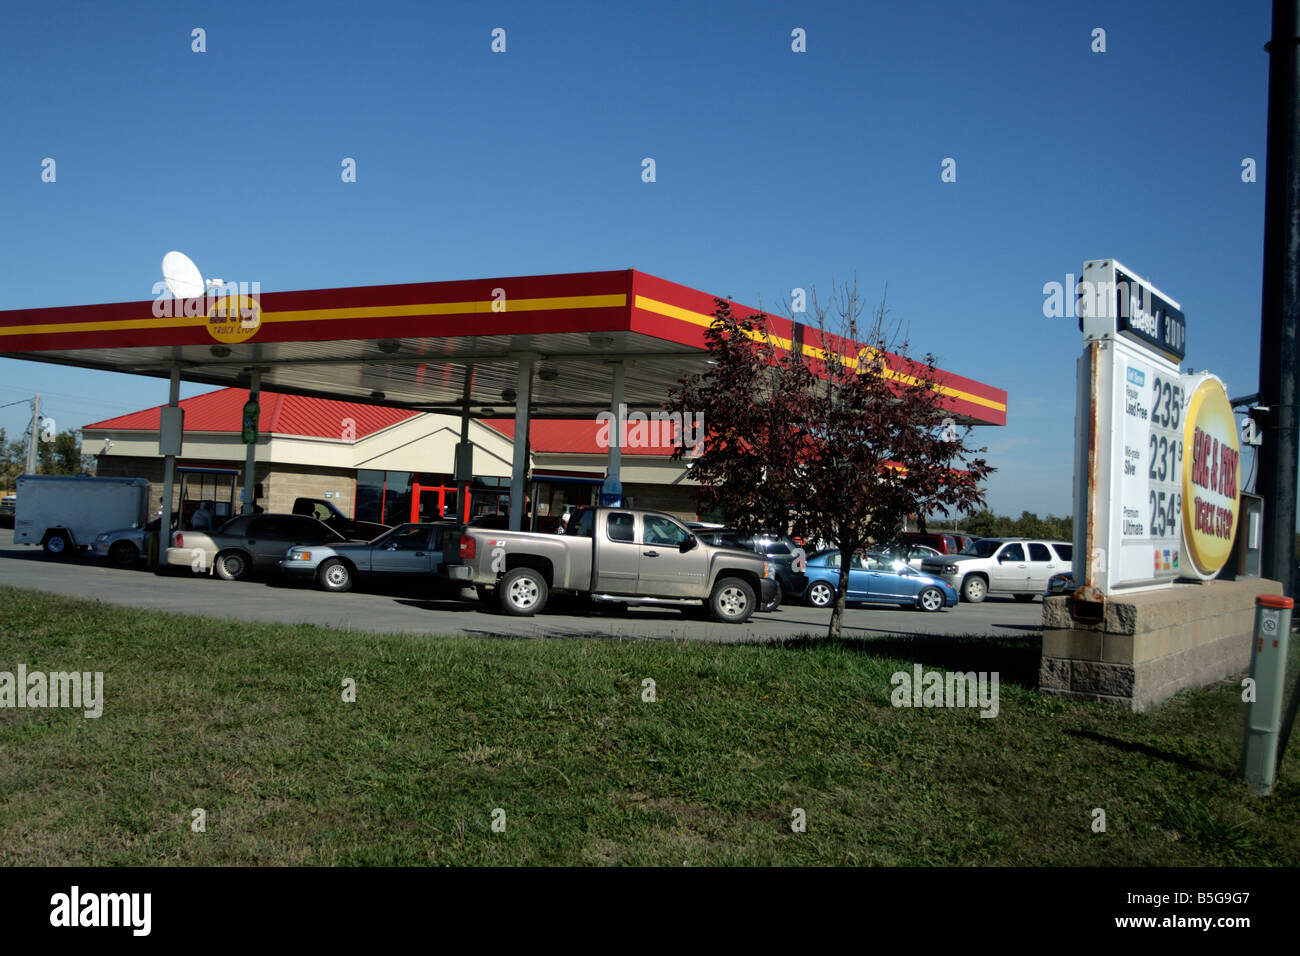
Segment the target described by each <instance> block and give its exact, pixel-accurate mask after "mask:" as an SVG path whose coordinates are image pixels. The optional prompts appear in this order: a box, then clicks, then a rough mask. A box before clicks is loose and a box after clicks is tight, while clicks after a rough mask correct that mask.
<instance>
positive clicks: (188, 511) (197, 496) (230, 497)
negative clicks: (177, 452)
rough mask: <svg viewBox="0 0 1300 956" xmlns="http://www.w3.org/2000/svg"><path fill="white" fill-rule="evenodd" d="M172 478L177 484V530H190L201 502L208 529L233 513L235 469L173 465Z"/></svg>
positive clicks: (233, 514) (216, 525) (218, 524)
mask: <svg viewBox="0 0 1300 956" xmlns="http://www.w3.org/2000/svg"><path fill="white" fill-rule="evenodd" d="M176 479H177V482H178V483H179V486H180V507H179V508H178V509H177V511H176V514H177V518H176V521H177V524H176V527H177V529H179V530H181V531H192V530H194V525H193V518H194V514H195V512H197V511H199V509H200V507H201V506H202V505H204V504H206V505H207V509H206V510H207V512H208V516H209V519H210V525H209V526H210V527H211V528H217V527H220V526H221V525H222V524H223V523H225V522H226V521H228V520H229V519H231V518H233V517H234V516H235V489H236V487H237V485H238V481H239V472H238V471H237V470H236V469H234V468H177V469H176Z"/></svg>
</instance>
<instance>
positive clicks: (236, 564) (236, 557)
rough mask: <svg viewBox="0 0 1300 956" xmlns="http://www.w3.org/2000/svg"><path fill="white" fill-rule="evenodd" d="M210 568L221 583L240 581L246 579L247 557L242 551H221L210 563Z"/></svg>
mask: <svg viewBox="0 0 1300 956" xmlns="http://www.w3.org/2000/svg"><path fill="white" fill-rule="evenodd" d="M212 567H213V568H214V569H215V570H216V572H217V577H219V578H221V580H223V581H242V580H244V579H245V578H246V577H248V569H249V560H248V555H246V554H245V553H244V552H243V551H222V552H221V553H220V554H218V555H217V557H216V560H214V561H213V562H212Z"/></svg>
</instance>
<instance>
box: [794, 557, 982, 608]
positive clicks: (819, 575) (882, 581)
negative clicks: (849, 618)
mask: <svg viewBox="0 0 1300 956" xmlns="http://www.w3.org/2000/svg"><path fill="white" fill-rule="evenodd" d="M807 574H808V590H807V591H805V592H804V600H806V601H807V602H808V603H809V604H810V605H812V606H813V607H829V606H830V604H831V603H832V602H833V601H834V600H835V594H836V589H837V588H838V587H839V583H840V553H839V552H838V551H821V552H818V553H817V554H814V555H813V556H812V557H811V558H809V559H808V571H807ZM957 600H958V597H957V591H956V589H955V588H953V587H952V586H951V585H950V584H948V583H947V582H945V581H941V580H939V579H938V578H932V577H930V575H928V574H922V573H921V572H920V571H917V570H916V569H915V568H912V567H909V566H908V565H907V564H906V563H905V562H903V561H899V560H895V559H894V558H891V557H890V556H889V555H887V554H880V553H879V552H876V551H859V552H858V553H857V554H855V555H854V556H853V567H851V568H849V591H848V594H847V595H845V601H846V602H847V603H855V602H856V603H861V604H903V605H908V606H910V607H915V608H918V609H920V610H922V611H939V610H942V609H943V608H945V607H956V606H957Z"/></svg>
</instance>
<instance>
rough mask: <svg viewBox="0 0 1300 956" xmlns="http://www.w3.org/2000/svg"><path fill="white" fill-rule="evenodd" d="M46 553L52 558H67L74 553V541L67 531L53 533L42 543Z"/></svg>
mask: <svg viewBox="0 0 1300 956" xmlns="http://www.w3.org/2000/svg"><path fill="white" fill-rule="evenodd" d="M41 546H42V547H43V548H45V553H46V554H48V555H49V556H50V557H52V558H66V557H68V555H70V554H71V553H72V539H71V538H69V537H68V534H67V532H66V531H51V532H50V533H49V534H47V535H46V536H45V540H44V541H43V542H42V543H41Z"/></svg>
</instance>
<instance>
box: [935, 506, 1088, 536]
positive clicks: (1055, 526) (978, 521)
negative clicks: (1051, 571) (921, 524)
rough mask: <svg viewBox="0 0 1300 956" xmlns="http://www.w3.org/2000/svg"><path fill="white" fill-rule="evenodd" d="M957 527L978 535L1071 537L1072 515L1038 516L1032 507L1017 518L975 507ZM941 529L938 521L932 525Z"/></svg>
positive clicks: (1072, 532)
mask: <svg viewBox="0 0 1300 956" xmlns="http://www.w3.org/2000/svg"><path fill="white" fill-rule="evenodd" d="M957 525H958V530H960V531H965V532H966V533H967V534H973V535H975V536H976V537H978V538H1047V539H1048V540H1050V541H1071V540H1073V538H1074V518H1073V516H1071V515H1065V516H1063V517H1060V518H1058V517H1057V516H1056V515H1048V516H1047V517H1045V518H1040V517H1038V515H1036V514H1034V513H1033V512H1032V511H1022V512H1020V517H1019V518H1012V517H1011V516H1009V515H996V514H994V513H993V512H992V511H977V512H975V514H973V515H971V516H970V517H969V518H967V519H966V520H965V521H958V523H957ZM933 530H935V531H940V530H943V528H942V527H940V525H939V523H936V524H935V527H934V528H933Z"/></svg>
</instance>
